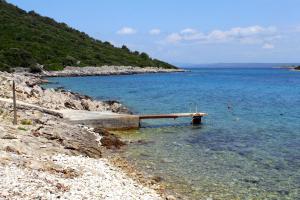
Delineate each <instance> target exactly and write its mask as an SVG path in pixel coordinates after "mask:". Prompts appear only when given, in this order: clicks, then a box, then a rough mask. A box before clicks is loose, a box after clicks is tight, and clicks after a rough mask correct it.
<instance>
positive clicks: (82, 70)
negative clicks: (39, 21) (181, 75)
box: [41, 66, 186, 77]
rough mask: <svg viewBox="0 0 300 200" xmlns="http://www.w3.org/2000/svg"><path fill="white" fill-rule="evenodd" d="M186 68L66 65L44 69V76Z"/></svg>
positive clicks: (158, 71)
mask: <svg viewBox="0 0 300 200" xmlns="http://www.w3.org/2000/svg"><path fill="white" fill-rule="evenodd" d="M185 71H186V70H184V69H179V68H178V69H165V68H156V67H144V68H141V67H131V66H102V67H70V66H68V67H65V69H64V70H62V71H43V72H42V73H41V75H42V76H43V77H75V76H110V75H132V74H145V73H172V72H185Z"/></svg>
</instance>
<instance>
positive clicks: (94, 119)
mask: <svg viewBox="0 0 300 200" xmlns="http://www.w3.org/2000/svg"><path fill="white" fill-rule="evenodd" d="M60 112H61V113H62V114H63V116H64V118H65V119H66V120H67V121H69V122H71V123H74V124H84V125H88V126H92V127H103V128H106V129H109V130H128V129H138V128H139V127H140V122H141V121H142V120H147V119H167V118H171V119H176V118H180V117H190V118H192V124H195V125H196V124H201V118H202V117H204V116H206V115H207V114H206V113H173V114H155V115H128V114H117V113H112V112H96V111H85V110H61V111H60Z"/></svg>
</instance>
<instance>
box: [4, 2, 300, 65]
mask: <svg viewBox="0 0 300 200" xmlns="http://www.w3.org/2000/svg"><path fill="white" fill-rule="evenodd" d="M8 2H10V3H13V4H15V5H17V6H18V7H20V8H22V9H25V10H27V11H29V10H35V11H36V12H38V13H40V14H41V15H44V16H49V17H52V18H54V19H55V20H57V21H59V22H65V23H67V24H68V25H70V26H71V27H74V28H76V29H79V30H80V31H84V32H86V33H88V34H89V35H91V36H93V37H95V38H97V39H101V40H105V41H110V42H111V43H113V44H114V45H115V46H121V45H122V44H125V45H127V46H128V47H129V48H130V49H132V50H139V51H145V52H147V53H148V54H149V55H151V56H152V57H155V58H159V59H163V60H165V61H168V62H171V63H175V64H176V63H191V64H198V63H199V64H200V63H218V62H273V63H274V62H300V12H299V8H300V1H299V0H143V1H142V0H126V1H125V0H76V1H74V0H42V1H41V0H26V1H25V0H8Z"/></svg>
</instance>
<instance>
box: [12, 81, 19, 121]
mask: <svg viewBox="0 0 300 200" xmlns="http://www.w3.org/2000/svg"><path fill="white" fill-rule="evenodd" d="M13 104H14V121H13V124H14V125H17V123H18V122H17V102H16V84H15V81H13Z"/></svg>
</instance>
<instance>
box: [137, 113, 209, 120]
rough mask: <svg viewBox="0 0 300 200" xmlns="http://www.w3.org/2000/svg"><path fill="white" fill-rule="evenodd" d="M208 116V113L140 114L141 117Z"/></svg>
mask: <svg viewBox="0 0 300 200" xmlns="http://www.w3.org/2000/svg"><path fill="white" fill-rule="evenodd" d="M204 116H207V114H206V113H172V114H155V115H153V114H152V115H139V118H140V119H141V120H142V119H163V118H172V119H176V118H179V117H192V118H193V117H204Z"/></svg>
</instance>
